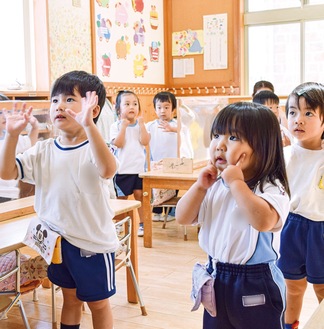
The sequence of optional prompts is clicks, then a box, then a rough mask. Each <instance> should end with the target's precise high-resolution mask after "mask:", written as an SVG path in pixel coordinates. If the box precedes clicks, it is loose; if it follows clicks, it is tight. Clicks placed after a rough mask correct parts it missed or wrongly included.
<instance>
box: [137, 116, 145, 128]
mask: <svg viewBox="0 0 324 329" xmlns="http://www.w3.org/2000/svg"><path fill="white" fill-rule="evenodd" d="M137 121H138V124H139V125H140V126H143V125H144V118H143V117H137Z"/></svg>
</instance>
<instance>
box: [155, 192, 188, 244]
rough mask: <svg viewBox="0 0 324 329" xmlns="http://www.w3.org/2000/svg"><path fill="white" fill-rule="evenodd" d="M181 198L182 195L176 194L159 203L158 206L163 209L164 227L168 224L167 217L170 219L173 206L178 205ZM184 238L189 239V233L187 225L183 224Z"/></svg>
mask: <svg viewBox="0 0 324 329" xmlns="http://www.w3.org/2000/svg"><path fill="white" fill-rule="evenodd" d="M180 199H181V197H178V196H175V197H173V198H171V199H170V200H168V201H165V202H162V203H161V204H159V205H158V206H156V207H161V208H162V209H163V213H162V216H163V224H162V228H163V229H164V228H166V224H167V219H168V215H169V212H170V210H171V208H173V207H176V205H177V204H178V201H179V200H180ZM183 240H184V241H187V240H188V235H187V226H186V225H183Z"/></svg>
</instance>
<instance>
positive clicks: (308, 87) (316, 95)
mask: <svg viewBox="0 0 324 329" xmlns="http://www.w3.org/2000/svg"><path fill="white" fill-rule="evenodd" d="M291 97H295V98H296V100H297V104H299V99H300V98H301V97H303V98H304V99H305V102H306V104H307V105H308V106H309V107H310V108H311V109H312V110H315V109H316V108H319V117H320V118H321V120H322V123H324V85H323V84H321V83H318V82H304V83H302V84H300V85H298V86H297V87H296V88H295V89H294V90H293V91H292V92H291V93H290V95H289V96H288V99H287V102H286V117H288V113H289V99H290V98H291ZM322 139H324V132H323V134H322Z"/></svg>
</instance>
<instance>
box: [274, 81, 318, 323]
mask: <svg viewBox="0 0 324 329" xmlns="http://www.w3.org/2000/svg"><path fill="white" fill-rule="evenodd" d="M286 116H287V118H288V129H289V131H290V133H291V134H292V135H293V136H294V138H295V140H296V143H295V144H293V145H291V146H288V147H285V160H286V168H287V175H288V181H289V186H290V190H291V201H290V213H289V216H288V218H287V221H286V224H285V226H284V228H283V230H282V234H281V247H280V254H281V257H280V259H279V262H278V265H279V267H280V269H281V270H282V272H283V274H284V277H285V279H286V284H287V311H286V323H287V324H286V328H287V329H290V328H293V329H296V328H298V320H299V316H300V313H301V309H302V304H303V297H304V293H305V291H306V287H307V282H310V283H312V284H313V288H314V291H315V294H316V296H317V299H318V301H319V302H321V301H322V300H323V298H324V257H323V255H324V239H323V234H324V231H323V230H324V85H322V84H319V83H315V82H307V83H303V84H301V85H299V86H298V87H296V88H295V89H294V90H293V91H292V93H291V94H290V95H289V97H288V100H287V104H286Z"/></svg>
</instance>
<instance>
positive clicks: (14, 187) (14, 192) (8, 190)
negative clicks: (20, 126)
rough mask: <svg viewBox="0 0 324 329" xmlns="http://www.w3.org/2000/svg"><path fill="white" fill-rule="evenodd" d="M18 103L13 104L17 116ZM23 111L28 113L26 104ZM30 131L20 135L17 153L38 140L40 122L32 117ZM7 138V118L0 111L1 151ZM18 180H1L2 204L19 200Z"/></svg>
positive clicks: (0, 196)
mask: <svg viewBox="0 0 324 329" xmlns="http://www.w3.org/2000/svg"><path fill="white" fill-rule="evenodd" d="M17 106H18V105H17V103H14V104H13V109H12V111H13V113H14V114H17V112H18V109H17ZM22 111H26V104H23V109H22ZM29 124H30V129H29V131H28V135H19V138H18V142H17V147H16V153H17V154H18V153H22V152H24V151H25V150H27V149H29V148H30V147H31V146H33V145H34V144H35V143H36V142H37V139H38V131H39V129H38V120H37V119H36V118H35V117H34V116H33V115H30V117H29ZM5 136H6V116H5V114H4V113H3V111H0V149H1V147H2V145H3V143H4V139H5ZM17 183H18V182H17V181H16V180H3V179H0V203H1V202H6V201H10V200H13V199H18V198H19V187H18V184H17Z"/></svg>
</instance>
